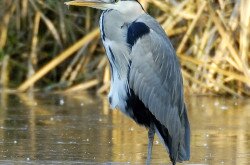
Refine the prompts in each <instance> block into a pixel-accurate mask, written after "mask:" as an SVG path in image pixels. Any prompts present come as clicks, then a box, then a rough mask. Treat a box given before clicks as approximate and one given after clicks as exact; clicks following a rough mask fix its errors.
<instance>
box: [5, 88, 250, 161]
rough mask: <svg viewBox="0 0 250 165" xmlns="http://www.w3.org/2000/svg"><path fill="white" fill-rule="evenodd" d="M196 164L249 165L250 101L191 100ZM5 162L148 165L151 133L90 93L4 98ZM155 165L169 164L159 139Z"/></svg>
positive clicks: (208, 98)
mask: <svg viewBox="0 0 250 165" xmlns="http://www.w3.org/2000/svg"><path fill="white" fill-rule="evenodd" d="M186 102H187V105H188V109H189V119H190V123H191V132H192V137H191V160H190V161H189V162H186V164H225V165H231V164H232V165H242V164H250V100H249V99H235V98H221V97H201V96H199V97H188V98H187V99H186ZM0 150H1V152H0V164H144V162H145V160H146V154H147V131H146V129H145V128H143V127H140V126H138V125H137V124H135V123H134V122H133V121H132V120H130V119H128V118H127V117H126V116H124V115H122V114H121V113H120V112H119V111H117V110H115V111H111V110H110V109H109V107H108V102H107V100H106V98H105V97H104V98H102V97H98V96H94V95H89V94H83V93H82V94H68V95H64V94H31V95H28V94H4V93H3V94H1V96H0ZM152 156H153V157H152V164H169V159H168V154H167V153H166V151H165V149H164V148H163V146H162V145H161V143H160V142H159V140H158V138H155V141H154V147H153V155H152Z"/></svg>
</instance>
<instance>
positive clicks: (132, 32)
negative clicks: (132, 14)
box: [127, 22, 150, 48]
mask: <svg viewBox="0 0 250 165" xmlns="http://www.w3.org/2000/svg"><path fill="white" fill-rule="evenodd" d="M149 32H150V28H149V27H148V26H147V25H146V24H145V23H143V22H133V23H132V24H131V25H130V26H129V27H128V34H127V43H128V44H129V45H130V48H132V47H133V45H134V44H135V43H136V41H137V40H138V39H139V38H141V37H142V36H144V35H146V34H148V33H149Z"/></svg>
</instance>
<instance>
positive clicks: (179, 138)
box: [79, 0, 190, 164]
mask: <svg viewBox="0 0 250 165" xmlns="http://www.w3.org/2000/svg"><path fill="white" fill-rule="evenodd" d="M79 2H82V0H81V1H79ZM99 3H100V1H98V5H99V6H98V5H97V6H98V7H97V8H100V9H103V10H104V12H103V13H102V15H101V19H100V30H101V38H102V41H103V45H104V47H105V49H106V53H107V56H108V59H109V62H110V68H111V72H112V79H111V89H110V93H109V101H110V105H111V107H112V108H115V107H117V108H119V109H120V110H121V111H122V112H123V113H124V114H126V115H128V116H129V117H131V118H132V119H134V120H135V121H136V122H137V123H139V124H141V125H144V126H146V127H148V128H149V147H148V159H147V163H149V162H150V157H151V150H152V145H153V135H154V133H155V132H156V133H157V134H158V136H159V138H160V139H162V142H163V144H164V145H165V147H166V149H167V150H168V151H169V154H170V159H171V161H172V162H173V164H175V163H176V162H178V161H185V160H189V158H190V128H189V122H188V117H187V112H186V106H185V103H184V98H183V87H182V86H183V85H182V76H181V71H180V66H179V62H178V59H177V57H176V54H175V51H174V48H173V47H172V44H171V43H170V41H169V39H168V37H167V36H166V34H165V32H164V30H163V29H162V28H161V26H160V25H159V24H158V23H157V21H156V20H155V19H154V18H152V17H151V16H149V15H148V14H146V13H145V12H144V10H143V9H142V7H141V6H140V4H139V3H138V2H137V1H134V0H129V1H128V0H120V1H116V2H113V1H112V2H111V1H110V2H108V0H105V2H103V4H104V5H103V6H100V4H99ZM105 5H106V6H105ZM112 5H113V6H112ZM125 5H127V6H128V8H126V6H125ZM107 6H109V7H107ZM95 7H96V6H95Z"/></svg>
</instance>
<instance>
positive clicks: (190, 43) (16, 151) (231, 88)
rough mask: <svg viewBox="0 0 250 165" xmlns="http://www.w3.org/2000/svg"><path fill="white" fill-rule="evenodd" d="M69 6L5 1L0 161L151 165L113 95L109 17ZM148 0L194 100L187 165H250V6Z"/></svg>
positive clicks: (237, 0) (138, 132) (157, 155)
mask: <svg viewBox="0 0 250 165" xmlns="http://www.w3.org/2000/svg"><path fill="white" fill-rule="evenodd" d="M65 1H66V0H0V6H1V10H0V150H1V153H0V164H30V163H31V164H62V163H63V164H78V163H79V164H82V163H83V162H85V163H86V164H87V163H90V162H91V163H92V164H93V163H102V162H104V163H107V164H119V162H120V164H121V162H122V164H125V163H126V162H128V161H129V162H131V163H132V164H133V163H136V164H143V163H144V162H145V160H146V154H147V153H146V151H147V131H146V130H145V128H144V127H140V126H138V125H137V124H136V123H135V122H133V121H132V120H129V119H128V118H127V117H125V116H124V115H122V114H121V113H120V112H119V111H111V110H110V108H109V103H108V101H107V98H106V93H107V92H108V90H109V86H110V84H109V83H110V82H109V80H110V71H109V65H108V61H107V58H106V55H105V51H104V49H103V46H102V43H101V40H100V37H99V28H98V26H99V23H98V22H99V17H100V14H101V11H98V10H95V9H90V8H85V7H82V8H80V7H68V6H66V5H64V2H65ZM140 2H141V3H142V5H143V6H144V8H145V10H147V11H148V13H149V14H150V15H152V16H153V17H155V18H156V19H157V20H158V21H159V23H160V24H161V25H162V27H163V28H164V30H165V31H166V33H167V34H168V36H169V38H170V39H171V41H172V44H173V46H174V47H175V49H176V52H177V55H178V58H179V60H180V63H181V66H182V73H183V78H184V87H185V92H186V96H190V95H191V97H186V103H187V107H188V115H189V120H190V125H191V130H192V131H191V134H192V135H191V159H190V162H189V163H191V164H227V165H230V164H232V165H235V164H240V165H241V164H249V162H250V142H249V141H250V127H249V125H250V111H249V110H250V100H249V98H248V97H245V96H249V95H250V1H249V0H140ZM83 90H85V91H87V92H82V91H83ZM4 91H7V92H4ZM26 91H30V92H27V93H24V92H26ZM33 91H38V92H33ZM76 91H80V92H76ZM88 91H91V92H88ZM13 93H14V94H13ZM93 93H99V94H104V95H95V94H93ZM196 95H198V96H196ZM200 95H205V96H203V97H200ZM208 95H209V96H208ZM211 95H212V97H211ZM214 95H216V97H213V96H214ZM217 96H219V97H217ZM225 96H226V97H225ZM227 96H236V97H227ZM241 97H244V98H241ZM239 98H240V99H239ZM153 150H154V151H153V160H152V161H153V164H156V163H158V164H166V163H168V162H169V159H168V155H167V152H166V150H165V149H164V147H163V146H162V145H161V143H160V142H159V139H158V138H156V139H155V141H154V148H153ZM91 163H90V164H91Z"/></svg>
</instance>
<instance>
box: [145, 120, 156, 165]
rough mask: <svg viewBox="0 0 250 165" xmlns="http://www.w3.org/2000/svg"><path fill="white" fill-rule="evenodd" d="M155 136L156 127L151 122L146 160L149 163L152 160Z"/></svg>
mask: <svg viewBox="0 0 250 165" xmlns="http://www.w3.org/2000/svg"><path fill="white" fill-rule="evenodd" d="M154 136H155V127H154V124H153V123H151V124H150V127H149V130H148V156H147V162H146V164H147V165H149V164H150V161H151V155H152V148H153V143H154Z"/></svg>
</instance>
